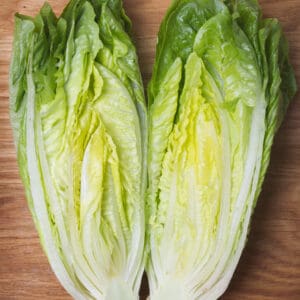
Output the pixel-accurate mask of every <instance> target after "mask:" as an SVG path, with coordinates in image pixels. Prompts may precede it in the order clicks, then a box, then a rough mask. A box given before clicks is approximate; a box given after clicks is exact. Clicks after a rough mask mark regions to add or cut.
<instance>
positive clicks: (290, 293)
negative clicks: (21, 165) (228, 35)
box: [0, 0, 300, 300]
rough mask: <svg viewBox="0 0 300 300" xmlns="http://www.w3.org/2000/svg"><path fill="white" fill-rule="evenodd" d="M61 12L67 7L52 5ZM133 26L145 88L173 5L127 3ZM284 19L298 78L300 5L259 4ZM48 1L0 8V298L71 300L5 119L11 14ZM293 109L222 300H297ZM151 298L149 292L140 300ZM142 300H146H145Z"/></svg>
mask: <svg viewBox="0 0 300 300" xmlns="http://www.w3.org/2000/svg"><path fill="white" fill-rule="evenodd" d="M49 2H50V4H51V5H52V6H53V8H54V10H55V12H56V13H59V12H60V11H61V9H62V7H63V6H64V5H65V4H66V2H67V1H66V0H49ZM124 2H125V8H126V12H127V14H128V15H129V16H130V17H131V19H132V21H133V35H134V39H135V41H136V45H137V49H138V54H139V61H140V66H141V70H142V73H143V76H144V81H145V82H148V79H149V77H150V74H151V68H152V63H153V57H154V53H155V42H156V33H157V30H158V27H159V23H160V21H161V19H162V17H163V15H164V13H165V11H166V8H167V7H168V5H169V2H170V1H169V0H152V1H150V0H124ZM260 2H261V5H262V7H263V11H264V13H265V15H266V16H273V17H277V18H279V20H280V21H281V22H282V24H283V28H284V31H285V33H286V35H287V38H288V40H289V42H290V49H291V60H292V63H293V66H294V68H295V70H296V75H297V78H298V79H299V78H300V0H288V1H276V0H272V1H271V0H269V1H268V0H264V1H260ZM42 3H43V0H19V1H17V0H2V1H1V2H0V251H1V252H0V299H1V300H12V299H18V300H19V299H20V300H23V299H24V300H31V299H51V300H59V299H70V296H68V295H67V294H66V292H65V291H64V290H63V288H62V287H61V286H60V284H59V283H58V281H57V280H56V278H55V276H54V275H53V273H52V271H51V269H50V267H49V265H48V263H47V259H46V257H45V255H44V254H43V252H42V250H41V246H40V243H39V239H38V236H37V233H36V231H35V228H34V226H33V222H32V220H31V216H30V213H29V210H28V208H27V204H26V200H25V197H24V191H23V187H22V184H21V181H20V178H19V175H18V169H17V164H16V159H15V151H14V147H13V141H12V132H11V128H10V125H9V118H8V84H7V81H8V65H9V59H10V52H11V42H12V33H13V14H14V12H16V11H18V12H21V13H24V14H30V15H33V14H35V13H36V12H37V11H38V9H39V8H40V7H41V5H42ZM299 96H300V95H299V93H298V95H297V97H296V98H295V101H294V102H293V103H292V104H291V106H290V108H289V111H288V113H287V116H286V119H285V121H284V124H283V126H282V128H281V129H280V131H279V133H278V135H277V137H276V141H275V144H274V147H273V154H272V161H271V166H270V168H269V171H268V174H267V177H266V181H265V184H264V188H263V192H262V194H261V196H260V199H259V202H258V205H257V208H256V211H255V214H254V217H253V222H252V230H251V233H250V236H249V241H248V244H247V246H246V249H245V251H244V254H243V256H242V259H241V261H240V264H239V266H238V269H237V272H236V273H235V275H234V278H233V280H232V283H231V285H230V287H229V289H228V291H227V292H226V294H225V295H224V296H223V297H222V299H224V300H240V299H245V300H271V299H272V300H273V299H274V300H275V299H281V300H297V299H300V233H299V232H300V99H299V98H300V97H299ZM146 293H147V291H146V287H145V285H143V287H142V294H143V295H144V296H145V294H146ZM142 298H143V299H144V297H142Z"/></svg>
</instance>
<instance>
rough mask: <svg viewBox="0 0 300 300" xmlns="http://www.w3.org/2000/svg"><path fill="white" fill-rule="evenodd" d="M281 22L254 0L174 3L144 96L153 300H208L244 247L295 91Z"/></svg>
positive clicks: (216, 292) (220, 290) (222, 286)
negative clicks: (266, 15)
mask: <svg viewBox="0 0 300 300" xmlns="http://www.w3.org/2000/svg"><path fill="white" fill-rule="evenodd" d="M287 56H288V49H287V44H286V41H285V39H284V37H283V34H282V30H281V28H280V25H279V24H278V21H277V20H275V19H266V20H263V19H262V18H261V12H260V9H259V6H258V4H257V2H256V1H254V0H252V1H250V0H249V1H247V0H243V1H242V0H241V1H218V0H214V1H209V0H177V1H173V4H172V6H171V7H170V9H169V11H168V13H167V15H166V17H165V19H164V20H163V22H162V25H161V28H160V32H159V39H158V45H157V53H156V61H155V65H154V71H153V76H152V79H151V82H150V85H149V88H148V97H149V140H148V147H149V151H148V181H149V186H148V191H147V220H148V225H147V232H148V235H147V239H148V249H147V250H148V252H149V259H148V264H147V273H148V278H149V281H150V297H151V299H152V300H162V299H163V300H167V299H168V300H169V299H170V300H171V299H172V300H179V299H180V300H187V299H189V300H190V299H207V300H213V299H217V298H218V297H219V296H221V295H222V294H223V293H224V291H225V290H226V288H227V286H228V284H229V282H230V279H231V277H232V275H233V272H234V270H235V268H236V265H237V263H238V261H239V258H240V256H241V253H242V250H243V248H244V245H245V243H246V238H247V233H248V230H249V222H250V217H251V214H252V212H253V209H254V207H255V203H256V201H257V197H258V195H259V192H260V189H261V185H262V182H263V178H264V176H265V172H266V169H267V166H268V163H269V158H270V150H271V145H272V142H273V138H274V135H275V133H276V130H277V128H278V127H279V125H280V123H281V121H282V119H283V116H284V114H285V111H286V108H287V106H288V104H289V102H290V100H291V99H292V97H293V95H294V93H295V91H296V84H295V78H294V75H293V71H292V68H291V66H290V64H289V62H288V57H287Z"/></svg>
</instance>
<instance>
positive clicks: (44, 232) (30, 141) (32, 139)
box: [26, 73, 88, 300]
mask: <svg viewBox="0 0 300 300" xmlns="http://www.w3.org/2000/svg"><path fill="white" fill-rule="evenodd" d="M27 87H28V91H27V93H28V94H27V99H26V100H27V115H26V143H27V147H26V156H27V168H28V176H29V181H30V190H31V196H32V201H33V207H34V211H35V215H36V220H37V223H38V224H37V226H38V230H39V232H40V234H41V237H42V243H43V247H44V249H45V251H46V253H47V256H48V258H49V262H50V265H51V267H52V270H53V271H54V273H55V275H56V276H57V278H58V279H59V281H60V282H61V284H62V285H63V286H64V287H65V289H66V290H67V291H68V292H69V293H70V294H71V295H72V296H73V297H74V298H75V299H78V300H84V299H88V297H87V296H86V295H84V294H83V293H82V292H81V291H79V290H78V288H77V287H76V286H75V285H74V282H73V281H72V279H71V277H70V275H69V274H68V272H67V270H66V268H65V266H64V264H63V262H62V260H61V258H60V256H59V253H58V250H57V248H56V246H55V242H54V238H53V236H52V230H51V226H50V220H49V215H48V211H47V207H46V199H45V194H44V190H43V182H42V178H41V177H40V176H41V175H40V168H39V157H38V153H37V149H36V147H37V137H36V127H35V126H36V124H35V117H36V114H35V87H34V83H33V78H32V73H28V74H27Z"/></svg>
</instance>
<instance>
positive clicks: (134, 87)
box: [10, 0, 146, 300]
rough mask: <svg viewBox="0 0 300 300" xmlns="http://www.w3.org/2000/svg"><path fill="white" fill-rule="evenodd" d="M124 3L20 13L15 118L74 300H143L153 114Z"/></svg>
mask: <svg viewBox="0 0 300 300" xmlns="http://www.w3.org/2000/svg"><path fill="white" fill-rule="evenodd" d="M129 29H130V21H129V20H128V18H127V17H126V15H125V14H124V11H123V9H122V3H121V1H119V0H111V1H110V0H108V1H102V0H95V1H80V0H72V1H71V2H70V3H69V4H68V6H67V7H66V8H65V10H64V12H63V13H62V15H61V16H60V17H58V18H57V17H56V16H55V15H54V13H53V12H52V9H51V8H50V6H49V5H47V4H45V5H44V7H43V8H42V9H41V11H40V13H39V14H38V15H37V16H36V17H34V18H31V17H27V16H22V15H16V17H15V36H14V44H13V55H12V62H11V69H10V116H11V123H12V127H13V129H14V139H15V144H16V149H17V156H18V163H19V168H20V173H21V177H22V180H23V183H24V186H25V190H26V195H27V199H28V204H29V207H30V210H31V212H32V215H33V218H34V222H35V225H36V227H37V230H38V232H39V236H40V239H41V244H42V246H43V248H44V251H45V253H46V255H47V257H48V260H49V263H50V265H51V267H52V269H53V271H54V273H55V274H56V276H57V278H58V279H59V281H60V282H61V284H62V285H63V286H64V288H65V289H66V290H67V291H68V292H69V293H70V294H71V295H72V296H73V298H74V299H109V300H113V299H125V300H130V299H138V291H139V286H140V281H141V277H142V273H143V270H144V235H145V225H144V223H145V218H144V193H145V187H146V178H145V176H146V164H145V162H146V108H145V100H144V95H143V87H142V82H141V75H140V71H139V67H138V62H137V56H136V52H135V47H134V45H133V43H132V41H131V39H130V36H129V32H128V30H129Z"/></svg>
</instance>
